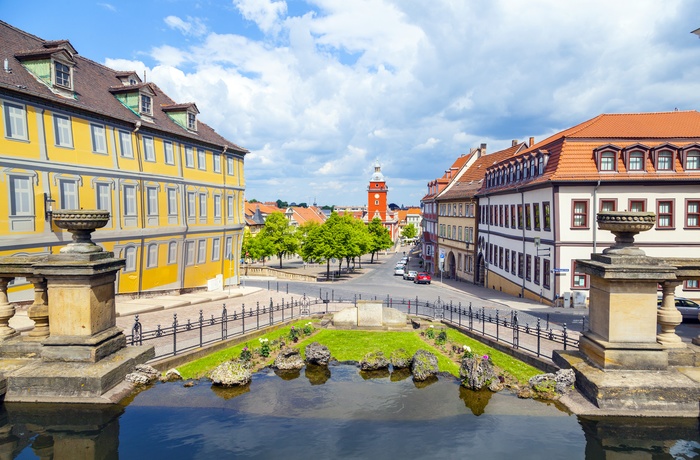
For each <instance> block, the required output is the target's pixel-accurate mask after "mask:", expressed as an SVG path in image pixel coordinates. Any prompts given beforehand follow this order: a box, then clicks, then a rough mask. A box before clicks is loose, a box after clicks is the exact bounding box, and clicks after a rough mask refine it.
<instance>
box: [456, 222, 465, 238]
mask: <svg viewBox="0 0 700 460" xmlns="http://www.w3.org/2000/svg"><path fill="white" fill-rule="evenodd" d="M457 240H458V241H464V240H463V239H462V226H461V225H460V226H459V227H457Z"/></svg>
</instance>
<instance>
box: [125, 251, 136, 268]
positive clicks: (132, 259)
mask: <svg viewBox="0 0 700 460" xmlns="http://www.w3.org/2000/svg"><path fill="white" fill-rule="evenodd" d="M124 259H126V265H125V266H124V272H135V271H136V248H135V247H133V246H128V247H126V248H124Z"/></svg>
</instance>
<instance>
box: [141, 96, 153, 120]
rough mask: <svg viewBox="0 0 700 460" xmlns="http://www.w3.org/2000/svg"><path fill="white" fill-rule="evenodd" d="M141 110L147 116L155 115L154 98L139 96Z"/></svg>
mask: <svg viewBox="0 0 700 460" xmlns="http://www.w3.org/2000/svg"><path fill="white" fill-rule="evenodd" d="M139 110H140V112H141V113H145V114H146V115H153V98H152V97H151V96H149V95H148V94H143V93H140V94H139Z"/></svg>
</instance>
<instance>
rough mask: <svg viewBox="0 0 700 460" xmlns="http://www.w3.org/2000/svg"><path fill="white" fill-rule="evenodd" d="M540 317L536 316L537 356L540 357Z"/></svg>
mask: <svg viewBox="0 0 700 460" xmlns="http://www.w3.org/2000/svg"><path fill="white" fill-rule="evenodd" d="M540 331H541V329H540V319H539V318H537V357H538V358H539V357H540Z"/></svg>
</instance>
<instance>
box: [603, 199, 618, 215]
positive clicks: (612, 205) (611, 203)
mask: <svg viewBox="0 0 700 460" xmlns="http://www.w3.org/2000/svg"><path fill="white" fill-rule="evenodd" d="M615 209H617V200H600V210H601V211H603V212H611V211H615Z"/></svg>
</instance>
